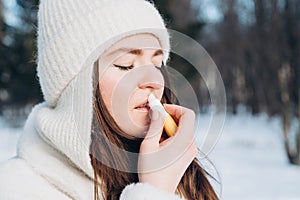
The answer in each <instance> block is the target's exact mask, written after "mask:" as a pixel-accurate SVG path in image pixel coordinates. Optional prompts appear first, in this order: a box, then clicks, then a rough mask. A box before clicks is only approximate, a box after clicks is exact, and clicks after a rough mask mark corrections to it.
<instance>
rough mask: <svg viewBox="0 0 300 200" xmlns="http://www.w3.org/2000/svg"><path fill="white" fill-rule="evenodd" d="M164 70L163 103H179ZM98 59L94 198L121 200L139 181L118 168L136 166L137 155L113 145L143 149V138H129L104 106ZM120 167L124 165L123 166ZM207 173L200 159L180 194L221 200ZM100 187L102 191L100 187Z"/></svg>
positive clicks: (93, 141)
mask: <svg viewBox="0 0 300 200" xmlns="http://www.w3.org/2000/svg"><path fill="white" fill-rule="evenodd" d="M161 72H162V74H163V76H164V79H165V88H164V94H163V98H162V102H163V103H176V99H175V96H174V94H173V93H172V92H171V90H170V89H169V88H171V83H170V80H169V78H168V76H167V70H166V68H165V67H164V66H163V67H162V68H161ZM98 80H99V79H98V62H96V63H95V65H94V97H95V98H94V100H93V105H94V117H93V124H92V133H91V145H90V158H91V164H92V166H93V169H94V198H95V200H97V199H98V198H99V192H100V193H101V194H100V195H102V198H103V199H106V200H111V199H112V200H115V199H119V197H120V194H121V192H122V190H123V189H124V188H125V187H126V185H129V184H130V183H137V182H138V181H139V180H138V174H137V173H129V172H124V171H120V170H117V169H136V167H137V159H138V158H137V156H136V157H129V156H127V155H126V154H125V155H124V153H122V152H121V151H118V150H116V149H115V148H112V146H111V145H109V144H114V145H116V146H118V148H120V149H124V150H126V151H129V152H135V153H138V152H139V148H140V144H141V142H142V139H132V138H131V139H128V137H125V136H126V135H127V134H126V133H124V132H123V131H122V130H121V129H120V127H118V125H117V123H116V122H115V121H114V119H113V118H112V116H111V115H110V114H109V112H108V110H107V108H106V107H105V105H104V102H103V99H102V97H101V94H100V91H99V84H98ZM104 163H110V164H113V166H116V168H117V169H115V168H111V167H108V166H107V165H106V164H104ZM119 167H120V168H119ZM207 176H210V175H209V174H208V173H207V172H206V171H205V170H204V169H203V168H202V167H201V166H200V163H199V161H198V160H197V158H195V159H194V160H193V162H192V163H191V164H190V165H189V167H188V168H187V170H186V171H185V173H184V175H183V177H182V178H181V180H180V183H179V185H178V187H177V190H176V193H177V194H179V195H180V196H182V197H184V198H185V199H187V200H198V199H199V200H217V199H218V196H217V195H216V193H215V191H214V189H213V187H212V186H211V184H210V182H209V180H208V178H207ZM99 188H100V190H99Z"/></svg>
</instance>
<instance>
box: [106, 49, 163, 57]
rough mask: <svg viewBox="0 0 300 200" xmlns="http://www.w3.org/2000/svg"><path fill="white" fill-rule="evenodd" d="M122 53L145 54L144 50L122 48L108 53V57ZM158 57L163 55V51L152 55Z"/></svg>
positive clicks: (157, 51)
mask: <svg viewBox="0 0 300 200" xmlns="http://www.w3.org/2000/svg"><path fill="white" fill-rule="evenodd" d="M122 52H124V53H129V54H133V55H142V54H143V50H142V49H135V48H125V47H122V48H119V49H116V50H114V51H112V52H110V53H108V54H107V56H112V55H115V54H116V53H122ZM158 55H163V51H162V50H161V49H158V50H156V51H155V52H154V54H153V55H152V57H153V56H158Z"/></svg>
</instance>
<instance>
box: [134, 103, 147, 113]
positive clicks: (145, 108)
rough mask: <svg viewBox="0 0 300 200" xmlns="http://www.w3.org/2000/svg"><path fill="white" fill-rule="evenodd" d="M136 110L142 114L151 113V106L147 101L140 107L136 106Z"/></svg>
mask: <svg viewBox="0 0 300 200" xmlns="http://www.w3.org/2000/svg"><path fill="white" fill-rule="evenodd" d="M134 109H136V110H138V111H141V112H149V110H150V107H149V104H148V100H146V101H145V102H143V103H142V104H140V105H139V106H136V107H135V108H134Z"/></svg>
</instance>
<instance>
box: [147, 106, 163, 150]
mask: <svg viewBox="0 0 300 200" xmlns="http://www.w3.org/2000/svg"><path fill="white" fill-rule="evenodd" d="M150 117H151V123H150V126H149V129H148V132H147V134H146V136H145V139H144V140H145V142H149V143H152V144H157V145H159V140H160V138H161V135H162V132H163V127H164V118H163V116H162V114H161V112H159V111H158V110H157V109H153V110H151V116H150Z"/></svg>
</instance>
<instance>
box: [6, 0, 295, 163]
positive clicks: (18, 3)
mask: <svg viewBox="0 0 300 200" xmlns="http://www.w3.org/2000/svg"><path fill="white" fill-rule="evenodd" d="M38 2H39V1H38V0H0V115H2V116H4V117H5V118H7V119H16V118H17V117H19V116H24V115H27V114H28V113H27V112H28V110H30V108H31V107H32V106H33V105H34V104H36V103H38V102H41V101H42V95H41V91H40V87H39V85H38V79H37V76H36V64H35V59H36V40H35V39H36V29H37V21H36V20H37V19H36V14H37V9H38ZM151 2H154V3H155V4H156V5H157V7H158V9H159V10H160V12H161V13H162V14H163V16H164V18H165V19H166V22H167V25H168V27H169V28H171V29H174V30H177V31H180V32H182V33H185V34H187V35H188V36H190V37H192V38H193V39H195V40H197V41H199V43H200V44H201V45H202V46H204V48H205V49H206V50H207V51H208V53H209V54H210V55H211V57H212V58H213V60H214V61H215V62H216V64H217V66H218V68H219V70H220V73H221V76H222V78H223V81H224V84H225V89H226V94H227V106H228V110H229V112H232V113H236V112H237V110H238V106H239V105H243V106H244V107H245V108H247V110H248V111H249V112H252V113H253V114H258V113H261V112H265V113H268V115H269V116H279V117H280V118H281V119H282V133H283V138H284V141H283V142H284V145H285V149H286V155H287V158H288V160H289V162H290V163H293V164H297V165H299V164H300V1H299V0H152V1H151ZM170 65H172V66H174V67H175V68H176V69H177V70H178V71H181V72H182V73H183V74H185V76H186V77H189V79H190V80H200V79H201V78H200V75H199V74H197V73H195V71H193V68H191V67H186V66H185V65H187V63H186V62H184V61H183V59H182V58H178V57H176V56H174V58H172V59H171V63H170ZM198 76H199V79H198ZM195 77H196V79H195ZM192 85H193V87H194V88H195V89H197V90H200V89H201V84H199V81H194V82H192ZM200 95H201V94H200ZM199 99H203V97H199ZM200 103H201V104H205V103H207V102H205V101H202V102H200ZM24 108H27V109H24ZM292 126H296V127H297V128H296V129H295V128H294V129H291V127H292Z"/></svg>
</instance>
